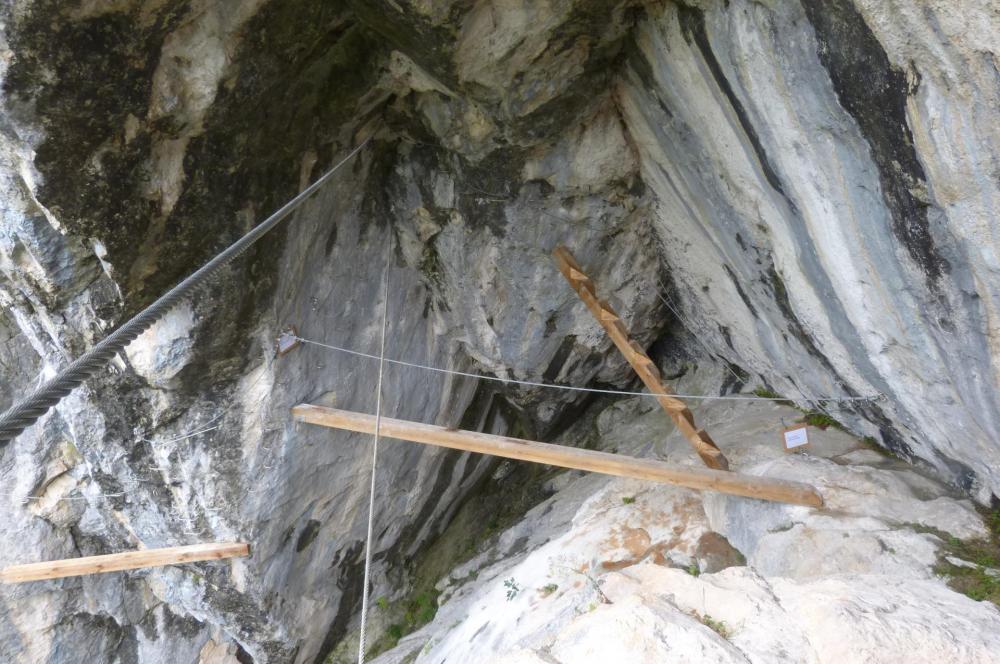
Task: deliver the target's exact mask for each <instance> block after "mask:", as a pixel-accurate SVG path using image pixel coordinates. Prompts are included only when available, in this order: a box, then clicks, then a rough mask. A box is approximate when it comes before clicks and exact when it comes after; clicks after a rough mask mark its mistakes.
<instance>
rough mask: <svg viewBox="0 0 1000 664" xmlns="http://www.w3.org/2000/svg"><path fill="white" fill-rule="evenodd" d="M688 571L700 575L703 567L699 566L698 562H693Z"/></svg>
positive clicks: (693, 574) (692, 574)
mask: <svg viewBox="0 0 1000 664" xmlns="http://www.w3.org/2000/svg"><path fill="white" fill-rule="evenodd" d="M687 573H688V574H690V575H691V576H699V575H700V574H701V569H700V568H699V567H698V563H691V564H690V565H688V566H687Z"/></svg>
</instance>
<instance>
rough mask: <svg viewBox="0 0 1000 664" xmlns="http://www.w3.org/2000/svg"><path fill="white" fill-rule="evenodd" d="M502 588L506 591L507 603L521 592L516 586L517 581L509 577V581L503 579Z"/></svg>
mask: <svg viewBox="0 0 1000 664" xmlns="http://www.w3.org/2000/svg"><path fill="white" fill-rule="evenodd" d="M503 587H504V588H506V589H507V601H508V602H509V601H511V600H513V599H514V598H515V597H517V594H518V593H519V592H521V587H520V586H518V585H517V581H516V580H515V579H514V577H510V578H509V579H504V582H503Z"/></svg>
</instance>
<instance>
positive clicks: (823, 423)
mask: <svg viewBox="0 0 1000 664" xmlns="http://www.w3.org/2000/svg"><path fill="white" fill-rule="evenodd" d="M802 421H803V422H805V423H806V424H808V425H809V426H813V427H816V428H817V429H824V430H825V429H829V428H830V427H833V428H834V429H840V430H841V431H847V429H845V428H844V425H843V424H841V423H840V422H838V421H837V420H835V419H833V418H832V417H830V416H829V415H827V414H826V413H821V412H819V411H816V410H812V411H809V412H808V413H806V414H805V417H803V418H802Z"/></svg>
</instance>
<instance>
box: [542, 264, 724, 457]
mask: <svg viewBox="0 0 1000 664" xmlns="http://www.w3.org/2000/svg"><path fill="white" fill-rule="evenodd" d="M552 255H553V257H554V258H555V261H556V265H557V266H558V268H559V271H560V272H561V273H562V275H563V276H564V277H566V281H568V282H569V285H570V286H572V287H573V290H575V291H576V294H577V295H579V296H580V299H581V300H583V303H584V304H585V305H587V309H589V310H590V313H591V314H593V316H594V318H596V319H597V322H598V323H600V324H601V327H603V328H604V331H605V332H607V334H608V336H609V337H610V338H611V341H612V342H614V344H615V346H616V347H617V348H618V350H619V351H620V352H621V354H622V355H624V356H625V359H626V360H628V363H629V364H631V365H632V368H633V369H634V370H635V372H636V374H638V375H639V378H641V379H642V382H643V384H644V385H645V386H646V387H647V388H649V391H650V392H652V393H654V394H667V395H669V394H670V393H671V390H670V388H668V387H667V386H666V385H664V384H663V381H661V380H660V371H659V369H657V368H656V364H655V363H654V362H653V361H652V360H651V359H649V356H647V355H646V352H645V351H644V350H643V348H642V346H640V345H639V344H638V343H636V342H635V341H633V340H632V339H630V338H629V336H628V332H627V331H626V329H625V325H624V324H623V323H622V322H621V318H620V317H619V316H618V314H617V313H616V312H615V310H614V309H613V308H612V307H611V305H610V304H609V303H608V302H607V300H601V299H599V298H598V297H597V295H595V293H594V288H595V287H594V282H593V281H592V280H591V279H590V278H589V277H588V276H587V275H586V274H585V273H584V271H583V268H582V267H580V264H579V263H578V262H577V261H576V259H575V258H574V257H573V254H572V253H571V252H570V250H569V249H567V248H566V247H562V246H559V247H556V248H555V251H553V252H552ZM584 284H586V286H584ZM657 401H659V402H660V405H661V406H662V407H663V410H665V411H667V414H668V415H669V416H670V418H671V419H672V420H673V421H674V424H675V425H677V428H678V429H680V431H681V433H682V434H684V437H685V438H686V439H687V441H688V443H689V444H690V445H691V447H692V448H693V449H694V451H695V452H696V453H697V454H698V456H699V457H701V460H702V461H704V462H705V465H706V466H708V467H709V468H715V469H718V470H726V469H727V468H729V462H728V461H727V460H726V457H725V456H724V455H723V454H722V451H721V450H719V448H718V446H716V445H715V443H713V442H711V440H712V439H711V438H709V437H708V436H707V435H706V436H701V435H699V432H698V429H697V427H696V426H695V424H694V417H693V416H692V415H691V411H689V410H688V409H687V406H686V405H685V404H684V402H683V401H681V400H680V399H676V398H674V397H672V396H663V397H659V398H658V399H657Z"/></svg>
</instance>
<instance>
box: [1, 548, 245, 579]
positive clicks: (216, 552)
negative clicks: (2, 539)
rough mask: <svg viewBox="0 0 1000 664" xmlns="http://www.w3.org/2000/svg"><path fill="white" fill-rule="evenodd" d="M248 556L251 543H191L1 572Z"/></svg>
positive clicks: (65, 571)
mask: <svg viewBox="0 0 1000 664" xmlns="http://www.w3.org/2000/svg"><path fill="white" fill-rule="evenodd" d="M249 555H250V545H249V544H244V543H243V542H223V543H215V544H194V545H191V546H172V547H167V548H163V549H142V550H140V551H128V552H126V553H112V554H110V555H106V556H87V557H84V558H70V559H67V560H50V561H48V562H43V563H30V564H27V565H13V566H11V567H7V568H5V569H3V570H2V571H0V581H2V582H3V583H21V582H24V581H42V580H45V579H59V578H62V577H66V576H81V575H84V574H104V573H105V572H120V571H122V570H127V569H139V568H142V567H160V566H163V565H176V564H179V563H193V562H197V561H199V560H219V559H221V558H242V557H244V556H249Z"/></svg>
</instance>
